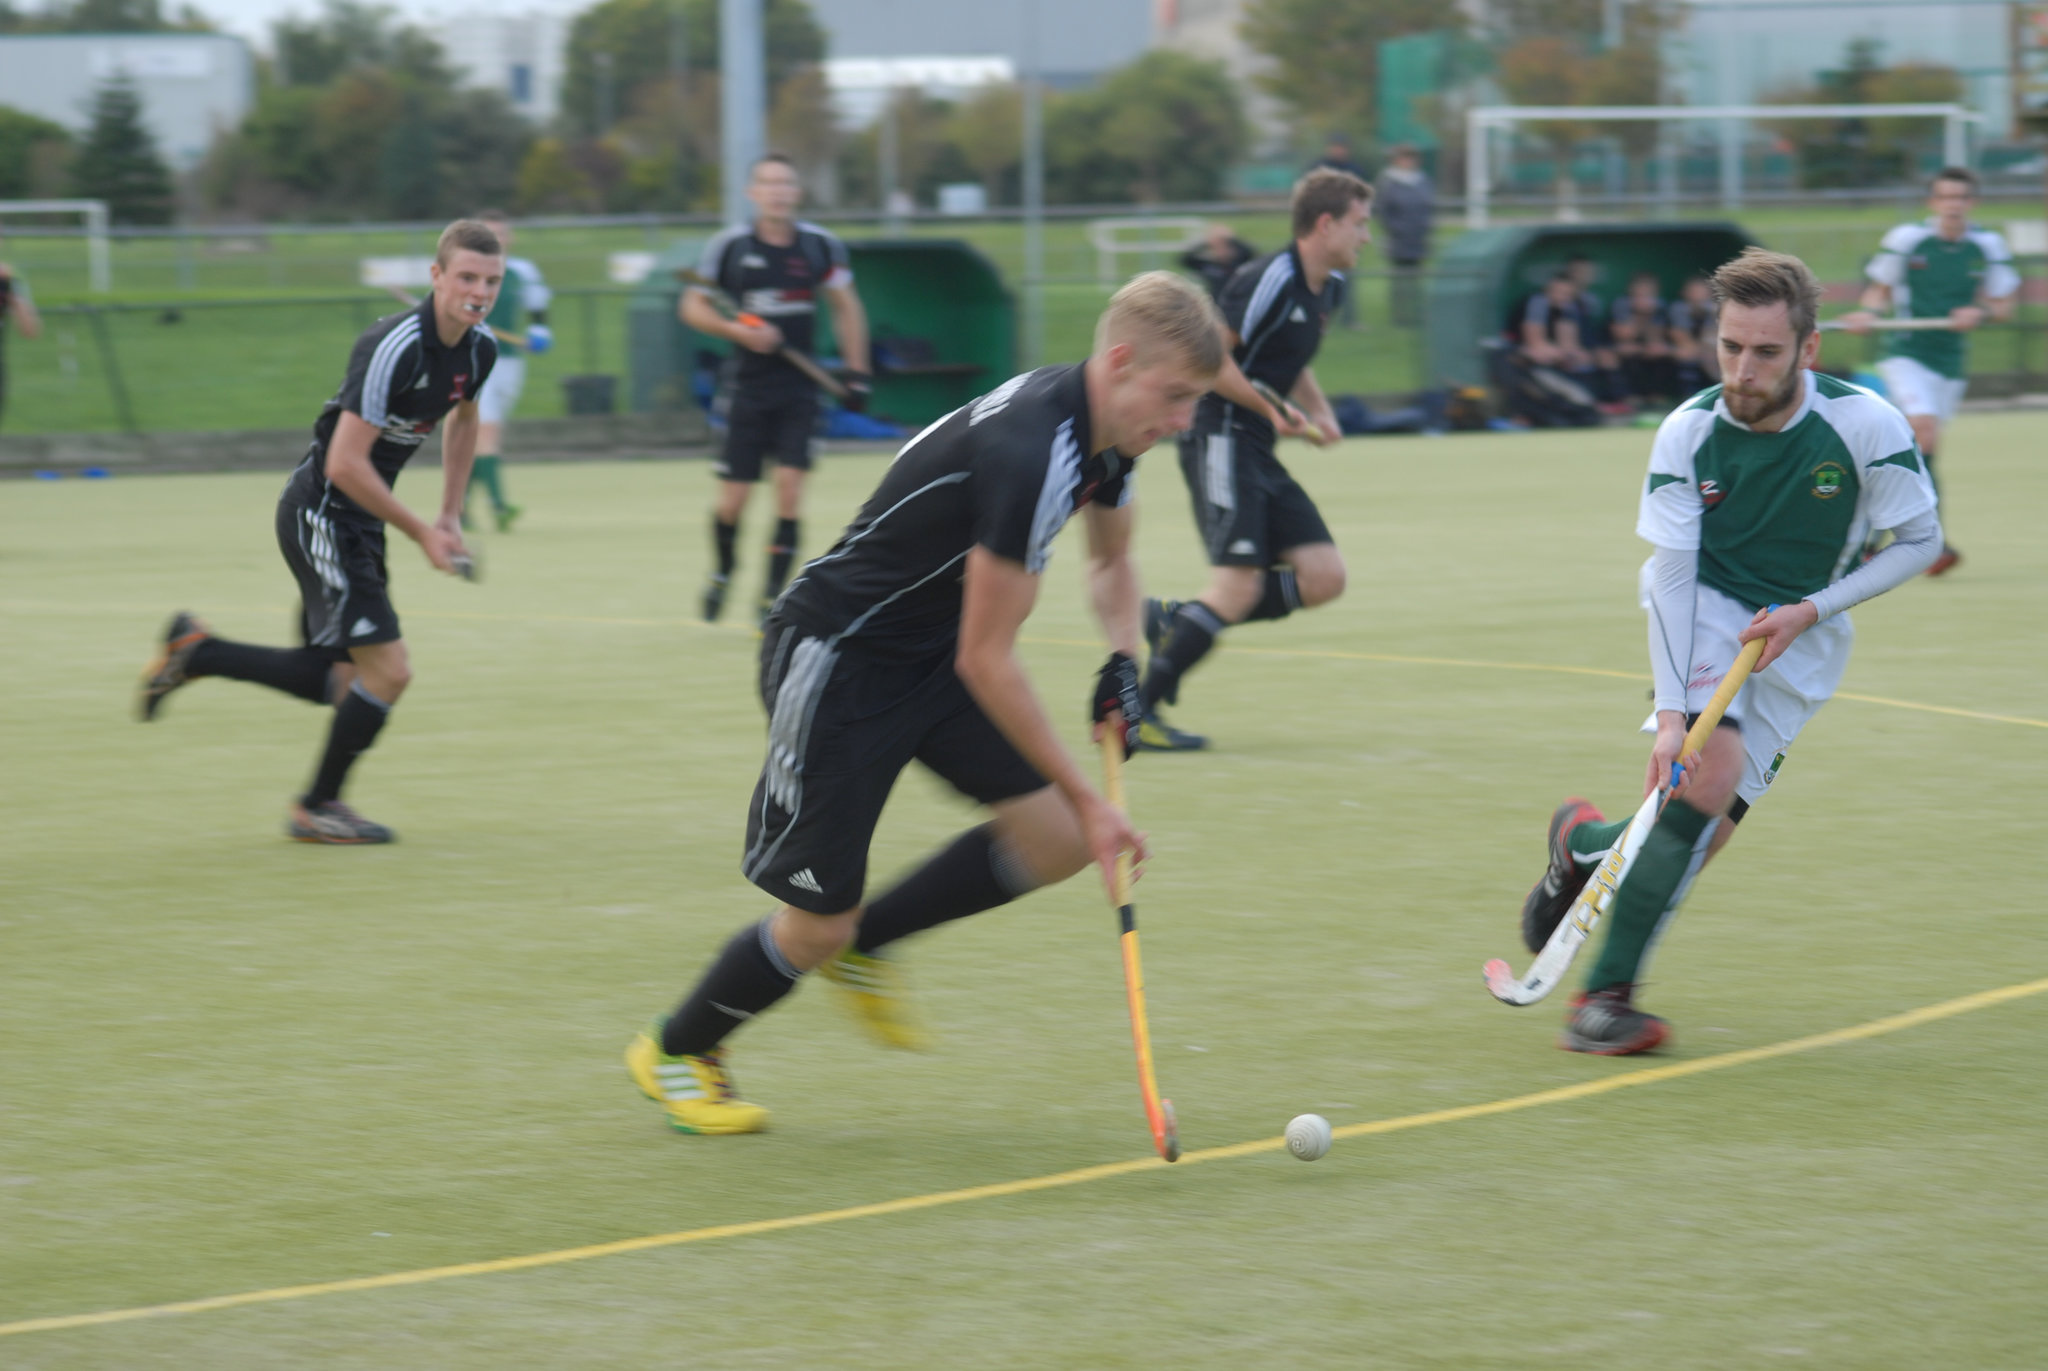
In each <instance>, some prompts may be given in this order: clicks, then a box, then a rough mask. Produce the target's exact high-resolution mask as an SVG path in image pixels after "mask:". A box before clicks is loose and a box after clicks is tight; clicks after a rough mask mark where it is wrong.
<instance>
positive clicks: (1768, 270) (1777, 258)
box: [1713, 248, 1820, 339]
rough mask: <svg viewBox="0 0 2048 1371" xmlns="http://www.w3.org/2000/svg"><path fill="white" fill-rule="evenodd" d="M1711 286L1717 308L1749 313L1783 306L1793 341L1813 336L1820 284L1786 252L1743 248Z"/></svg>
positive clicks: (1811, 270) (1809, 270) (1808, 269)
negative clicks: (1736, 307)
mask: <svg viewBox="0 0 2048 1371" xmlns="http://www.w3.org/2000/svg"><path fill="white" fill-rule="evenodd" d="M1713 284H1714V300H1715V302H1716V303H1717V304H1722V305H1743V306H1746V307H1748V308H1750V309H1761V308H1763V307H1765V306H1767V305H1774V304H1782V305H1783V306H1784V307H1785V318H1786V319H1787V320H1788V321H1789V322H1790V323H1791V325H1792V336H1793V338H1794V339H1803V338H1805V337H1806V335H1807V334H1809V333H1811V332H1813V321H1814V318H1815V317H1816V316H1817V315H1818V314H1819V313H1820V281H1819V279H1818V278H1817V277H1815V276H1814V274H1813V268H1811V267H1809V266H1807V265H1806V263H1804V262H1802V261H1800V260H1799V259H1798V258H1797V257H1794V256H1793V255H1792V254H1791V253H1789V252H1771V251H1769V250H1767V249H1764V248H1744V249H1743V250H1742V255H1741V256H1740V257H1737V258H1736V259H1735V260H1734V261H1732V262H1723V263H1722V264H1721V269H1720V270H1719V271H1717V272H1715V273H1714V281H1713Z"/></svg>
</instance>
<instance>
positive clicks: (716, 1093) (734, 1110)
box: [626, 1025, 768, 1133]
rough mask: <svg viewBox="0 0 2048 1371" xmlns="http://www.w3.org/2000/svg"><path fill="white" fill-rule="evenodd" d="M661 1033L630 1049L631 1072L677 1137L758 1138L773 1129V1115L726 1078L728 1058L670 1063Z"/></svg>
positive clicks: (651, 1032) (654, 1031) (652, 1032)
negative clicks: (740, 1094) (736, 1090)
mask: <svg viewBox="0 0 2048 1371" xmlns="http://www.w3.org/2000/svg"><path fill="white" fill-rule="evenodd" d="M660 1034H661V1028H660V1026H659V1025H655V1026H653V1027H651V1028H649V1029H648V1030H647V1031H646V1032H644V1033H641V1034H639V1035H638V1036H637V1037H635V1038H634V1039H633V1041H632V1043H631V1044H630V1045H629V1046H628V1047H627V1048H626V1070H627V1071H629V1072H631V1073H632V1076H633V1084H635V1085H637V1086H639V1087H640V1093H641V1094H643V1095H645V1096H646V1097H647V1098H648V1099H650V1100H653V1101H654V1102H655V1103H656V1104H658V1105H660V1106H661V1107H662V1108H663V1109H665V1110H667V1111H668V1126H669V1127H670V1128H673V1129H675V1131H676V1132H678V1133H759V1132H760V1131H761V1130H762V1129H764V1128H766V1127H767V1126H768V1111H767V1110H765V1109H763V1108H762V1107H761V1106H760V1105H758V1104H748V1103H747V1102H746V1101H745V1100H743V1099H740V1098H739V1097H738V1096H736V1095H735V1094H733V1089H732V1077H730V1076H728V1075H727V1074H726V1073H725V1054H724V1053H722V1052H718V1051H711V1052H706V1053H705V1054H704V1055H702V1056H700V1057H689V1056H683V1057H671V1056H670V1055H668V1053H666V1052H663V1051H662V1050H661V1039H660Z"/></svg>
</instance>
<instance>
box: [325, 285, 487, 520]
mask: <svg viewBox="0 0 2048 1371" xmlns="http://www.w3.org/2000/svg"><path fill="white" fill-rule="evenodd" d="M497 360H498V340H497V339H496V338H494V337H492V336H491V331H490V330H489V329H488V328H484V327H482V326H481V325H479V326H474V327H472V328H470V329H469V330H468V331H466V332H465V333H464V334H463V335H462V337H461V338H459V339H457V340H456V341H455V343H454V344H453V345H444V344H443V343H442V342H441V335H440V333H439V331H438V330H436V328H435V327H434V301H433V299H432V297H429V298H427V299H426V300H424V301H422V302H421V303H420V305H419V307H418V308H417V309H410V310H407V311H406V312H405V313H403V314H393V315H389V316H387V317H385V318H382V319H379V320H378V321H377V322H376V323H374V324H372V325H370V326H369V327H368V328H367V329H364V330H363V334H362V336H361V337H360V338H357V339H356V345H355V348H354V349H353V350H352V351H351V352H350V353H349V355H348V372H347V374H346V375H344V376H343V377H342V379H341V388H340V389H339V390H337V391H335V392H334V395H333V396H332V397H331V398H330V399H329V400H328V401H327V404H326V405H325V406H324V407H323V408H322V409H321V411H320V417H319V418H318V419H316V420H315V421H314V422H313V445H312V446H311V447H309V448H308V449H306V455H305V457H304V458H303V459H301V460H300V462H299V465H298V469H297V470H296V471H294V472H293V473H292V479H291V482H290V484H288V485H287V486H286V487H285V489H286V491H287V492H288V493H289V494H290V495H291V496H292V497H293V498H296V499H299V500H303V501H305V502H307V503H309V504H316V505H317V504H320V503H322V502H323V501H324V502H325V504H326V507H327V510H328V512H329V513H331V514H335V515H339V516H341V517H343V518H350V519H357V520H369V519H373V518H374V516H372V515H371V514H369V513H368V512H366V511H365V510H364V509H363V508H362V507H361V506H359V505H357V504H356V502H355V501H353V500H351V499H349V498H348V496H347V495H345V494H343V493H342V492H341V490H340V489H339V488H338V487H336V486H334V485H333V484H332V483H330V482H329V481H328V479H327V445H328V444H329V443H331V442H332V441H333V440H334V429H335V426H336V425H337V424H339V423H340V422H341V415H342V411H344V410H346V411H348V412H349V413H351V414H354V415H356V416H358V417H359V418H361V419H362V420H363V421H364V422H365V423H367V424H369V425H371V426H372V427H374V428H376V429H378V430H379V432H378V434H377V441H376V442H374V443H372V444H371V445H370V464H371V465H372V466H374V467H376V468H377V474H378V475H379V476H382V477H383V478H384V482H385V484H386V485H393V486H395V485H397V484H398V473H399V472H400V471H401V470H403V469H404V467H405V464H406V462H407V461H409V460H411V458H412V455H413V453H415V452H417V451H418V450H419V446H420V444H421V443H423V442H425V441H426V438H427V435H428V434H429V433H432V432H433V431H434V426H435V425H436V424H438V423H440V422H441V420H442V419H443V418H445V417H446V416H447V414H448V411H449V410H451V409H453V408H455V406H456V405H457V404H459V403H460V402H462V401H464V400H475V399H476V396H477V392H478V391H480V390H482V389H483V385H484V379H485V378H486V377H488V376H489V375H490V374H491V367H492V366H493V365H495V364H496V362H497Z"/></svg>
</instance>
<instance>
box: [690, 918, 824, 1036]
mask: <svg viewBox="0 0 2048 1371" xmlns="http://www.w3.org/2000/svg"><path fill="white" fill-rule="evenodd" d="M802 975H803V973H802V972H801V971H798V970H797V969H796V968H795V967H793V966H791V965H790V964H789V961H788V959H787V958H785V957H784V956H783V955H782V949H780V948H778V947H777V946H776V945H775V916H774V915H773V914H770V915H769V916H768V917H767V918H765V919H763V920H761V922H759V923H757V924H749V925H748V926H747V927H745V928H743V929H741V930H740V931H739V932H737V933H735V934H733V936H732V940H731V941H730V942H728V943H727V944H726V945H725V950H724V951H723V952H721V953H719V954H718V960H717V961H715V962H713V963H712V964H711V969H710V970H708V971H706V972H705V973H704V979H702V980H700V981H698V982H697V988H696V989H695V990H692V991H691V992H690V993H689V996H688V997H687V998H686V999H684V1001H683V1002H682V1003H681V1004H680V1005H677V1006H676V1012H675V1013H673V1014H671V1015H669V1016H668V1021H667V1022H666V1023H664V1024H663V1025H662V1028H661V1050H662V1051H663V1052H666V1053H668V1055H669V1056H671V1057H680V1056H684V1055H686V1054H687V1055H689V1056H692V1057H701V1056H703V1055H704V1054H705V1053H706V1052H709V1051H710V1050H711V1049H712V1048H714V1047H716V1046H718V1045H719V1043H721V1042H723V1041H724V1040H725V1035H726V1034H728V1033H730V1032H732V1031H733V1030H734V1029H735V1028H738V1027H739V1026H740V1025H741V1024H743V1023H745V1022H746V1021H747V1020H748V1019H751V1018H753V1017H754V1016H755V1015H756V1014H759V1013H761V1012H762V1011H763V1010H765V1009H767V1008H768V1007H769V1006H770V1005H772V1004H774V1003H775V1002H776V1001H777V1000H779V999H781V998H782V997H783V996H784V995H787V994H788V993H789V992H790V991H792V990H794V989H796V983H797V979H798V978H799V977H800V976H802Z"/></svg>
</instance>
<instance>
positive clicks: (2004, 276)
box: [1842, 167, 2020, 576]
mask: <svg viewBox="0 0 2048 1371" xmlns="http://www.w3.org/2000/svg"><path fill="white" fill-rule="evenodd" d="M1976 207H1977V174H1976V173H1975V172H1973V171H1971V170H1970V169H1969V168H1968V167H1944V168H1942V169H1941V170H1940V171H1939V172H1937V173H1935V177H1934V181H1933V183H1932V184H1931V185H1930V186H1929V187H1928V194H1927V208H1928V211H1929V217H1928V218H1927V219H1925V220H1924V221H1922V222H1920V223H1916V224H1901V225H1899V226H1898V227H1897V228H1895V229H1893V230H1892V231H1891V232H1889V233H1887V234H1886V235H1885V236H1884V240H1883V241H1882V242H1881V243H1879V244H1878V249H1877V256H1875V257H1873V258H1871V259H1870V265H1869V266H1868V267H1867V268H1865V271H1864V274H1865V275H1867V276H1868V277H1869V278H1870V284H1869V285H1868V286H1866V287H1864V290H1863V299H1862V302H1861V303H1862V308H1861V309H1859V310H1858V311H1857V312H1856V313H1854V314H1850V315H1846V316H1844V318H1843V320H1842V322H1843V323H1844V324H1846V325H1847V326H1848V327H1849V329H1850V330H1851V331H1853V332H1856V333H1863V332H1867V331H1868V330H1870V329H1872V328H1876V327H1879V326H1880V320H1879V317H1878V316H1879V315H1881V314H1884V313H1886V312H1889V313H1890V314H1891V315H1892V317H1894V318H1898V319H1946V320H1947V321H1948V329H1947V330H1939V329H1937V330H1928V331H1917V332H1910V333H1909V332H1893V333H1889V334H1887V335H1886V343H1885V355H1884V359H1883V360H1882V361H1880V362H1879V363H1878V364H1877V374H1878V375H1879V376H1881V377H1883V378H1884V388H1885V391H1886V393H1887V394H1888V395H1889V396H1890V398H1891V402H1892V403H1893V404H1895V405H1897V406H1898V407H1899V410H1900V411H1901V412H1902V413H1903V414H1904V415H1905V416H1906V418H1907V420H1908V421H1910V422H1911V423H1912V425H1913V437H1914V438H1915V439H1917V440H1918V441H1919V444H1920V451H1921V453H1922V454H1923V455H1924V456H1925V457H1926V460H1927V475H1928V479H1929V480H1932V479H1934V456H1935V453H1936V452H1937V451H1939V450H1940V448H1941V431H1942V429H1943V428H1945V427H1946V426H1947V425H1948V423H1949V421H1950V420H1951V419H1954V418H1955V417H1956V407H1957V406H1958V405H1960V404H1961V403H1962V400H1963V389H1964V387H1965V386H1967V385H1968V384H1969V379H1968V377H1967V376H1966V374H1965V367H1964V364H1965V362H1966V360H1967V349H1968V347H1969V341H1968V339H1966V338H1965V337H1964V336H1963V335H1964V334H1966V333H1968V332H1970V331H1971V330H1972V329H1974V328H1976V327H1977V326H1978V325H1979V324H1982V323H1983V322H1984V321H1985V320H1986V319H1997V320H2000V321H2003V320H2006V319H2010V318H2012V310H2013V303H2014V301H2016V300H2017V299H2018V298H2019V295H2018V292H2019V288H2020V277H2019V273H2018V272H2017V271H2014V270H2013V265H2012V249H2011V248H2009V247H2007V246H2006V245H2005V239H2003V238H2001V237H1999V236H1998V235H1997V234H1996V233H1994V232H1992V231H1991V230H1990V229H1985V228H1978V227H1976V226H1975V225H1973V224H1971V222H1970V211H1971V210H1973V209H1975V208H1976ZM1961 560H1962V554H1961V553H1959V552H1957V551H1956V550H1955V549H1954V548H1953V547H1950V546H1947V545H1943V547H1942V549H1941V555H1940V556H1939V557H1937V558H1935V559H1934V564H1933V565H1932V566H1930V567H1928V568H1927V574H1928V575H1930V576H1939V575H1941V573H1942V572H1944V571H1947V570H1948V569H1949V568H1950V567H1952V566H1954V565H1955V564H1956V563H1957V562H1959V561H1961Z"/></svg>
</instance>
